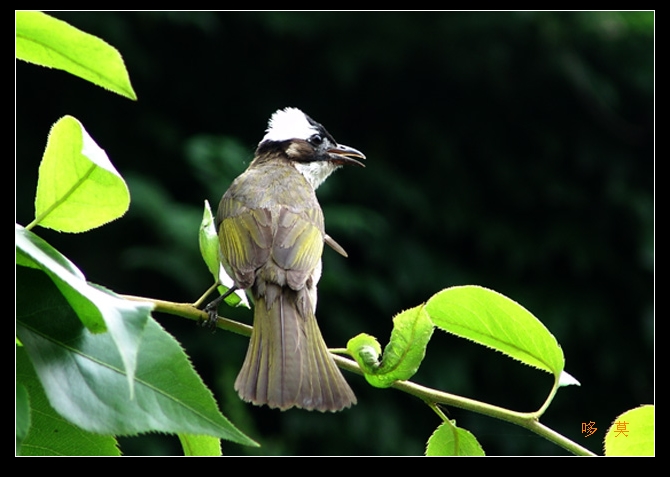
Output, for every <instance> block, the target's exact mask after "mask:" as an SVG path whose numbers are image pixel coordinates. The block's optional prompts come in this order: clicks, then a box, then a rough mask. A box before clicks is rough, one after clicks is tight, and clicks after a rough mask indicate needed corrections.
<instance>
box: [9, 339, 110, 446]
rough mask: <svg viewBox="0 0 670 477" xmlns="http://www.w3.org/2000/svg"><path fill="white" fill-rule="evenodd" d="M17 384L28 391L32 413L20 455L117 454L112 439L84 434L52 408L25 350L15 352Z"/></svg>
mask: <svg viewBox="0 0 670 477" xmlns="http://www.w3.org/2000/svg"><path fill="white" fill-rule="evenodd" d="M16 381H17V384H18V383H20V385H21V386H24V387H25V388H26V389H27V390H28V393H29V394H30V409H31V411H32V412H31V414H32V419H31V426H30V429H29V432H28V435H27V436H26V438H25V439H24V440H23V442H22V444H21V451H20V453H21V455H24V456H28V455H35V456H37V455H42V456H45V455H47V456H75V455H109V456H118V455H120V452H119V448H118V444H117V442H116V439H115V438H114V437H113V436H104V435H99V434H94V433H91V432H86V431H84V430H83V429H80V428H78V427H77V426H74V425H72V424H71V423H69V422H67V421H66V420H64V419H63V418H62V417H61V416H60V415H59V414H58V413H57V412H56V411H55V410H54V409H53V407H51V405H50V404H49V401H48V400H47V397H46V396H45V394H44V389H43V388H42V385H41V384H40V381H39V379H38V378H37V375H36V374H35V370H34V369H33V367H32V365H31V364H30V360H29V359H28V356H27V354H26V350H25V349H22V348H18V347H17V349H16ZM17 404H18V403H17ZM17 411H18V409H17ZM17 453H18V450H17Z"/></svg>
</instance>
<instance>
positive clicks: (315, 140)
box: [305, 114, 337, 147]
mask: <svg viewBox="0 0 670 477" xmlns="http://www.w3.org/2000/svg"><path fill="white" fill-rule="evenodd" d="M305 118H307V121H308V122H309V124H311V125H312V126H313V127H314V129H316V130H317V131H319V132H318V133H316V134H314V135H313V136H312V137H310V138H309V139H308V140H307V142H309V143H310V144H311V145H312V146H314V147H318V146H320V145H321V144H322V143H323V141H324V140H325V139H328V141H330V142H331V143H332V144H337V141H336V140H335V138H334V137H333V136H331V135H330V133H329V132H328V131H326V128H324V127H323V125H322V124H320V123H317V122H316V121H314V120H313V119H312V118H310V117H309V116H307V115H306V114H305Z"/></svg>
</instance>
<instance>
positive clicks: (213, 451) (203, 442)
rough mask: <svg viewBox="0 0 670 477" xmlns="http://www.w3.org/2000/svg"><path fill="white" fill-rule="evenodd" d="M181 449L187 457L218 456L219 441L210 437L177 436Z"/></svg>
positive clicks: (219, 451) (219, 449) (219, 453)
mask: <svg viewBox="0 0 670 477" xmlns="http://www.w3.org/2000/svg"><path fill="white" fill-rule="evenodd" d="M179 441H180V442H181V447H182V448H183V449H184V455H187V456H201V455H210V456H220V455H221V441H220V440H219V439H217V438H216V437H212V436H194V435H193V434H179Z"/></svg>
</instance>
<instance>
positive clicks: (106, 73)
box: [16, 11, 137, 100]
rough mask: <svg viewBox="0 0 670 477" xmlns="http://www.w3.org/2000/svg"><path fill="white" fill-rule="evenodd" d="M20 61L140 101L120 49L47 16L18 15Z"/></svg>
mask: <svg viewBox="0 0 670 477" xmlns="http://www.w3.org/2000/svg"><path fill="white" fill-rule="evenodd" d="M16 57H17V58H18V59H20V60H24V61H27V62H29V63H34V64H36V65H40V66H46V67H47V68H57V69H59V70H63V71H67V72H68V73H71V74H73V75H75V76H79V77H80V78H83V79H85V80H87V81H90V82H91V83H93V84H96V85H98V86H101V87H103V88H105V89H108V90H110V91H113V92H115V93H118V94H120V95H121V96H125V97H126V98H130V99H133V100H135V99H137V96H136V95H135V91H133V87H132V86H131V84H130V78H129V77H128V71H127V70H126V66H125V65H124V63H123V59H122V58H121V55H120V54H119V52H118V51H116V49H114V48H113V47H112V46H110V45H108V44H107V43H105V42H104V41H102V40H101V39H100V38H97V37H95V36H93V35H89V34H88V33H84V32H83V31H81V30H78V29H77V28H75V27H73V26H71V25H69V24H67V23H65V22H64V21H61V20H58V19H56V18H54V17H52V16H49V15H47V14H45V13H42V12H35V11H18V12H16Z"/></svg>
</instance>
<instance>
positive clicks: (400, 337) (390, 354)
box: [347, 305, 433, 388]
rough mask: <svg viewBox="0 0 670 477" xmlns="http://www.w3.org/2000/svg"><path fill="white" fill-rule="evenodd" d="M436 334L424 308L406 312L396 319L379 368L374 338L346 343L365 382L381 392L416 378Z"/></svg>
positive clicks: (361, 338) (358, 338) (365, 337)
mask: <svg viewBox="0 0 670 477" xmlns="http://www.w3.org/2000/svg"><path fill="white" fill-rule="evenodd" d="M432 334H433V323H432V322H431V321H430V318H429V317H428V314H427V313H426V312H425V310H424V309H423V305H420V306H417V307H415V308H411V309H409V310H405V311H403V312H402V313H399V314H398V315H396V317H395V318H393V331H392V332H391V340H390V341H389V344H388V345H386V348H385V349H384V354H383V356H382V360H381V362H380V363H379V364H378V365H376V362H377V361H378V356H379V352H380V346H379V343H377V340H376V339H375V338H373V337H372V336H369V335H365V334H361V335H358V336H356V337H355V338H352V340H350V341H349V343H347V349H348V350H349V353H350V354H351V355H352V356H354V358H355V359H356V361H357V362H358V363H359V365H360V366H361V368H362V369H363V370H364V371H365V379H367V381H368V382H369V383H370V384H371V385H373V386H375V387H379V388H387V387H389V386H391V385H392V384H393V383H394V382H395V381H398V380H401V381H402V380H407V379H409V378H411V377H412V376H414V374H415V373H416V371H417V370H418V369H419V366H420V365H421V361H423V358H424V357H425V355H426V346H427V345H428V341H430V337H431V336H432Z"/></svg>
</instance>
